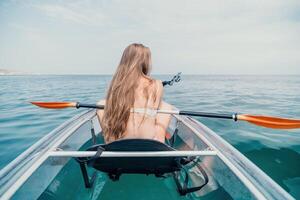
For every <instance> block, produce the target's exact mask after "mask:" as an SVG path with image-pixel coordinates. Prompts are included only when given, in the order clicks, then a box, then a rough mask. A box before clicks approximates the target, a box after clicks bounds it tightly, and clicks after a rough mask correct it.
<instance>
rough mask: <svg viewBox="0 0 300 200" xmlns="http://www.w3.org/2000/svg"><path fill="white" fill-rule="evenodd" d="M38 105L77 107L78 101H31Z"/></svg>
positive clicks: (45, 106) (50, 107) (57, 107)
mask: <svg viewBox="0 0 300 200" xmlns="http://www.w3.org/2000/svg"><path fill="white" fill-rule="evenodd" d="M30 103H32V104H34V105H36V106H39V107H42V108H49V109H62V108H68V107H76V102H30Z"/></svg>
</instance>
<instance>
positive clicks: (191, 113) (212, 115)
mask: <svg viewBox="0 0 300 200" xmlns="http://www.w3.org/2000/svg"><path fill="white" fill-rule="evenodd" d="M76 108H95V109H104V106H103V105H97V104H85V103H79V102H77V103H76ZM157 113H161V114H175V115H189V116H197V117H208V118H221V119H233V120H235V121H236V120H237V114H219V113H207V112H195V111H184V110H182V111H178V110H157Z"/></svg>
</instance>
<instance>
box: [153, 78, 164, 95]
mask: <svg viewBox="0 0 300 200" xmlns="http://www.w3.org/2000/svg"><path fill="white" fill-rule="evenodd" d="M155 86H156V91H157V95H158V96H162V94H163V91H164V87H163V84H162V81H161V80H155Z"/></svg>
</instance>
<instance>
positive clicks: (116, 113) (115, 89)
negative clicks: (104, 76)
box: [101, 44, 152, 141]
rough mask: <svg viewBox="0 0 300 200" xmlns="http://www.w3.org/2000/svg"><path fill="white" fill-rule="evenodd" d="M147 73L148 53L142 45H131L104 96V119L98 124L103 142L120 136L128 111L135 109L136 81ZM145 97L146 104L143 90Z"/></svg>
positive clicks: (148, 67)
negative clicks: (101, 131)
mask: <svg viewBox="0 0 300 200" xmlns="http://www.w3.org/2000/svg"><path fill="white" fill-rule="evenodd" d="M150 70H151V52H150V49H149V48H148V47H146V46H144V45H142V44H131V45H129V46H128V47H126V49H125V50H124V52H123V55H122V58H121V61H120V64H119V66H118V68H117V70H116V72H115V74H114V76H113V78H112V81H111V83H110V86H109V89H108V92H107V96H106V103H105V109H104V115H103V118H102V120H101V122H102V130H103V134H104V138H105V140H106V141H109V140H111V139H114V140H116V139H119V138H121V137H122V136H123V134H124V132H125V130H126V128H127V122H128V120H129V117H130V109H131V108H132V107H133V106H134V101H135V91H136V88H137V87H138V80H139V79H140V77H141V76H144V77H146V76H148V75H149V74H150ZM149 80H150V82H151V81H152V79H149ZM144 94H145V96H146V98H147V101H148V95H147V92H145V90H144Z"/></svg>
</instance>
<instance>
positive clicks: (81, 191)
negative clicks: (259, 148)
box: [0, 110, 293, 200]
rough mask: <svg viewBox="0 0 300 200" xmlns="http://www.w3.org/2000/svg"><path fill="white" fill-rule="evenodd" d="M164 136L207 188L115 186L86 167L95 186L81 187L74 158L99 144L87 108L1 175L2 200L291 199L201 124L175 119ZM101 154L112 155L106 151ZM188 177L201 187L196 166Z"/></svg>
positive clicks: (141, 179) (140, 178)
mask: <svg viewBox="0 0 300 200" xmlns="http://www.w3.org/2000/svg"><path fill="white" fill-rule="evenodd" d="M168 132H169V133H170V136H171V137H170V138H169V139H168V140H167V144H169V145H171V146H172V147H173V148H175V149H176V150H178V151H175V154H182V155H191V156H196V157H197V162H199V163H201V166H202V168H203V169H204V170H205V172H206V174H207V176H208V184H207V185H205V186H204V187H203V188H202V189H201V190H199V191H196V192H192V193H189V194H187V195H185V196H181V195H180V194H178V192H177V191H176V190H177V189H176V184H175V183H174V180H173V179H172V178H171V177H170V176H163V177H160V178H158V177H155V176H152V175H149V176H146V175H131V174H129V175H124V176H122V177H121V178H120V181H117V182H114V181H111V180H110V179H109V178H107V175H106V174H105V173H103V172H100V171H97V170H94V169H93V168H88V175H89V176H90V177H94V178H95V181H94V184H93V187H91V188H85V187H84V182H83V180H82V175H81V172H80V168H79V165H78V163H77V162H76V161H75V159H74V158H73V157H76V155H77V154H78V155H79V154H82V153H84V152H85V151H84V150H85V149H86V148H87V147H89V146H91V145H93V144H99V143H103V138H102V136H101V127H100V125H99V122H98V119H97V117H96V112H95V110H89V111H87V112H84V113H82V114H79V115H78V116H75V117H73V118H72V119H70V120H68V121H66V122H65V123H63V124H62V125H60V126H59V127H57V128H56V129H55V130H53V131H52V132H50V133H49V134H47V135H46V136H44V137H43V138H42V139H40V140H39V141H38V142H36V143H35V144H34V145H32V146H31V147H30V148H29V149H27V150H26V151H25V152H23V153H22V154H21V155H20V156H18V157H17V158H16V159H15V160H13V161H12V162H11V163H9V164H8V165H7V166H6V167H4V168H3V169H2V170H1V171H0V196H1V199H22V200H23V199H30V200H32V199H116V198H119V199H280V200H282V199H293V197H292V196H290V195H289V194H288V193H287V192H286V191H285V190H284V189H282V188H281V187H280V186H279V185H278V184H277V183H275V182H274V181H273V180H272V179H271V178H270V177H268V176H267V175H266V174H265V173H264V172H263V171H261V170H260V169H259V168H258V167H257V166H255V165H254V164H253V163H252V162H251V161H250V160H248V159H247V158H246V157H245V156H243V155H242V154H241V153H240V152H239V151H237V150H236V149H235V148H234V147H232V146H231V145H230V144H229V143H227V142H226V141H224V140H223V139H222V138H221V137H220V136H218V135H217V134H216V133H215V132H213V131H212V130H210V129H209V128H208V127H206V126H205V125H203V124H202V123H200V122H199V121H196V120H195V119H193V118H190V117H185V116H175V115H174V116H172V120H171V123H170V126H169V128H168ZM85 153H88V152H85ZM135 153H136V155H133V154H132V155H133V156H139V154H140V152H135ZM156 153H157V154H156V155H155V156H162V155H161V154H160V152H156ZM167 153H168V152H167ZM173 153H174V152H173ZM89 154H91V152H89ZM78 155H77V156H78ZM104 155H105V156H110V154H109V152H107V153H106V154H104ZM168 155H169V154H168ZM168 155H167V156H168ZM127 156H128V155H127ZM152 156H153V155H152ZM164 156H166V155H164ZM169 156H172V155H171V154H170V155H169ZM188 173H189V175H190V181H189V185H191V186H193V185H199V184H201V183H203V181H204V177H203V176H202V174H201V173H199V171H197V169H196V168H195V167H193V166H191V167H190V168H189V169H188ZM182 181H184V180H183V179H182Z"/></svg>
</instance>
